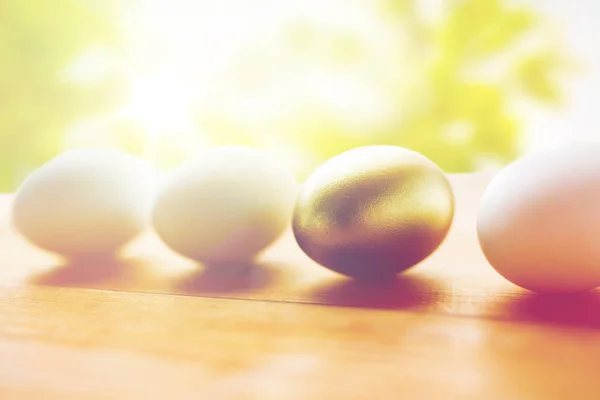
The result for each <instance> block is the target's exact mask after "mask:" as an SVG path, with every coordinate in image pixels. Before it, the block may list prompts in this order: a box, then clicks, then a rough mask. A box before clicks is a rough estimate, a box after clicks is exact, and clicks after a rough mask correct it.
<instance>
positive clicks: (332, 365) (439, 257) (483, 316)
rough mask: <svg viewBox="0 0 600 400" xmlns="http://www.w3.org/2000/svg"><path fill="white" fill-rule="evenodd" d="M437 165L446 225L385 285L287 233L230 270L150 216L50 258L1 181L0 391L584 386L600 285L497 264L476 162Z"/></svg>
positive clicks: (481, 390)
mask: <svg viewBox="0 0 600 400" xmlns="http://www.w3.org/2000/svg"><path fill="white" fill-rule="evenodd" d="M450 178H451V180H452V183H453V186H454V188H455V193H456V200H457V213H456V218H455V222H454V225H453V228H452V230H451V233H450V235H449V237H448V238H447V239H446V241H445V242H444V244H443V245H442V247H440V249H439V250H438V251H437V252H436V253H435V254H434V255H432V256H431V257H430V258H429V259H427V260H426V261H424V262H423V263H422V264H420V265H418V266H417V267H415V268H414V269H412V270H411V271H410V272H408V273H406V274H405V275H403V276H400V277H399V278H398V280H397V281H395V282H392V283H390V284H389V285H387V286H372V285H366V284H359V283H356V282H354V281H352V280H349V279H346V278H344V277H342V276H338V275H336V274H334V273H332V272H329V271H327V270H325V269H324V268H321V267H319V266H317V265H315V264H314V263H312V262H311V261H310V260H309V259H308V258H307V257H306V256H304V255H303V254H302V252H301V251H300V250H299V249H298V247H297V246H296V245H295V243H294V241H293V238H292V237H291V235H290V234H289V233H288V234H286V235H285V236H284V237H282V238H281V240H280V241H279V242H278V243H276V244H275V245H274V246H273V247H272V248H270V249H269V250H268V251H266V252H265V254H264V256H263V257H261V259H260V260H259V261H258V262H257V263H255V264H254V265H249V266H244V267H240V268H238V269H236V270H232V269H230V270H216V271H205V270H204V269H203V268H202V267H200V266H198V265H195V264H194V263H192V262H190V261H188V260H185V259H183V258H181V257H178V256H177V255H175V254H173V253H172V252H170V251H168V250H167V249H166V248H165V247H164V246H163V245H162V244H161V243H160V242H159V241H158V240H157V238H156V237H154V236H153V235H152V233H148V234H146V235H145V236H144V237H142V238H140V239H139V240H138V241H136V242H135V243H133V244H132V245H131V246H130V247H129V248H128V249H127V252H126V255H125V256H124V257H123V259H122V260H120V261H118V262H115V261H108V260H87V261H82V262H80V263H78V264H76V265H66V264H64V262H61V260H59V259H57V258H55V257H53V256H51V255H49V254H46V253H43V252H41V251H39V250H36V249H34V248H32V247H30V246H29V245H28V244H27V243H26V242H25V241H24V240H23V239H21V238H19V237H18V236H17V235H15V234H14V233H13V232H12V231H11V228H10V224H9V205H10V201H11V197H10V196H3V197H0V399H2V400H4V399H199V398H201V399H211V400H221V399H223V400H225V399H227V400H229V399H232V400H233V399H244V400H246V399H253V400H254V399H257V400H271V399H282V400H288V399H289V400H294V399H299V400H300V399H302V400H304V399H317V400H318V399H338V398H339V399H345V400H350V399H391V398H394V399H395V398H402V399H436V400H437V399H596V400H597V399H600V378H599V377H598V375H599V373H600V292H598V291H596V292H593V293H589V294H585V295H577V296H574V295H572V296H564V295H563V296H542V295H536V294H533V293H530V292H527V291H525V290H522V289H519V288H517V287H515V286H513V285H512V284H510V283H508V282H507V281H505V280H503V279H502V278H501V277H500V276H499V275H498V274H496V273H495V272H494V270H493V269H492V268H491V267H490V266H489V265H488V264H487V262H486V261H485V259H484V258H483V256H482V254H481V252H480V250H479V247H478V245H477V240H476V236H475V213H476V210H477V205H478V201H479V199H480V197H481V194H482V192H483V190H484V188H485V186H486V184H487V183H488V182H489V179H490V178H491V175H490V174H473V175H452V176H451V177H450Z"/></svg>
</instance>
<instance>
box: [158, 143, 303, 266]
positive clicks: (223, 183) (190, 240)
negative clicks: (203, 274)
mask: <svg viewBox="0 0 600 400" xmlns="http://www.w3.org/2000/svg"><path fill="white" fill-rule="evenodd" d="M297 192H298V184H297V182H296V180H295V179H294V177H293V176H292V174H291V173H290V172H289V171H287V170H286V169H285V168H283V167H282V166H281V165H279V164H278V163H277V162H276V161H275V160H273V159H271V158H270V157H268V156H267V154H266V153H263V152H262V151H260V150H257V149H253V148H248V147H238V146H231V147H229V146H227V147H219V148H215V149H212V150H209V151H208V152H206V153H204V154H201V155H199V156H198V157H197V158H195V159H193V160H191V161H189V162H187V163H185V164H184V165H182V166H180V167H179V168H177V169H176V170H175V171H173V173H172V174H171V176H170V177H169V179H168V180H167V181H166V182H165V184H164V185H163V187H162V189H161V190H160V193H159V195H158V198H157V202H156V204H155V207H154V212H153V224H154V228H155V230H156V232H157V233H158V235H159V236H160V237H161V238H162V240H163V241H164V242H165V243H166V244H167V245H168V246H169V247H171V248H172V249H173V250H175V251H176V252H178V253H180V254H182V255H184V256H187V257H189V258H192V259H195V260H199V261H202V262H206V263H209V264H210V263H212V264H224V263H238V262H247V261H250V260H251V259H253V258H254V257H255V256H256V255H257V254H258V253H259V252H260V251H262V250H263V249H264V248H265V247H266V246H268V245H269V244H270V243H272V242H273V241H274V240H275V239H276V238H277V237H278V236H280V234H281V233H282V232H283V231H284V230H285V229H286V228H287V227H288V225H289V224H290V223H291V215H292V212H293V208H294V204H295V201H296V196H297Z"/></svg>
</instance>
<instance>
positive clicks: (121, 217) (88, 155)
mask: <svg viewBox="0 0 600 400" xmlns="http://www.w3.org/2000/svg"><path fill="white" fill-rule="evenodd" d="M154 194H155V182H154V172H153V170H152V168H151V167H150V166H149V165H148V164H147V163H145V162H144V161H143V160H141V159H139V158H137V157H135V156H133V155H129V154H125V153H122V152H119V151H116V150H105V149H78V150H72V151H69V152H66V153H63V154H61V155H59V156H58V157H56V158H54V159H53V160H51V161H50V162H48V163H47V164H45V165H43V166H42V167H41V168H39V169H38V170H37V171H34V172H33V173H32V174H31V175H30V176H29V177H28V178H27V179H26V180H25V182H24V183H23V184H22V185H21V187H20V188H19V190H18V192H17V194H16V196H15V199H14V203H13V224H14V226H15V228H16V229H17V231H19V232H20V233H21V234H22V235H23V236H25V238H27V239H28V240H29V241H30V242H31V243H33V244H35V245H37V246H38V247H41V248H43V249H46V250H49V251H52V252H55V253H60V254H63V255H66V256H80V255H89V254H107V253H111V254H112V253H114V252H116V251H118V250H119V249H120V248H121V247H122V246H123V245H125V244H126V243H128V242H129V241H131V240H132V239H133V238H135V237H136V236H137V235H138V234H139V233H140V232H142V231H143V230H144V229H145V228H146V227H147V226H148V225H149V219H150V218H149V217H150V211H151V208H152V203H153V200H154Z"/></svg>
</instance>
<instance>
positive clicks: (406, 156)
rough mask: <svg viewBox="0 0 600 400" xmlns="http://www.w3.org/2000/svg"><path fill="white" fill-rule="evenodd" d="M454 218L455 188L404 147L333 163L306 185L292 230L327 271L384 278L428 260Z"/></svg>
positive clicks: (353, 153) (355, 153)
mask: <svg viewBox="0 0 600 400" xmlns="http://www.w3.org/2000/svg"><path fill="white" fill-rule="evenodd" d="M453 216H454V196H453V193H452V188H451V186H450V183H449V182H448V180H447V178H446V176H445V175H444V173H443V172H442V171H441V170H440V168H439V167H438V166H437V165H436V164H435V163H433V162H432V161H431V160H429V159H428V158H427V157H425V156H423V155H421V154H419V153H417V152H414V151H411V150H407V149H404V148H401V147H396V146H368V147H361V148H357V149H354V150H350V151H347V152H345V153H342V154H340V155H338V156H336V157H334V158H332V159H331V160H329V161H327V162H326V163H325V164H323V165H322V166H321V167H319V168H318V169H317V170H316V171H315V172H314V173H313V174H312V175H311V176H310V177H309V178H308V180H307V181H306V182H305V184H304V186H303V189H302V191H301V194H300V196H299V199H298V202H297V204H296V208H295V212H294V218H293V230H294V235H295V237H296V240H297V242H298V244H299V245H300V247H301V248H302V250H303V251H304V252H305V253H306V254H307V255H308V256H309V257H310V258H312V259H313V260H314V261H316V262H317V263H319V264H321V265H323V266H324V267H327V268H329V269H331V270H334V271H337V272H339V273H342V274H345V275H349V276H352V277H355V278H365V279H369V278H381V277H390V276H394V275H396V274H398V273H399V272H401V271H404V270H406V269H407V268H410V267H411V266H413V265H415V264H417V263H419V262H420V261H422V260H423V259H425V258H426V257H427V256H429V255H430V254H431V253H432V252H433V251H434V250H435V249H437V247H438V246H439V245H440V244H441V243H442V241H443V240H444V238H445V237H446V235H447V233H448V231H449V229H450V226H451V224H452V219H453Z"/></svg>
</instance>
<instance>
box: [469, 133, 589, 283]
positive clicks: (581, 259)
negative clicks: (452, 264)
mask: <svg viewBox="0 0 600 400" xmlns="http://www.w3.org/2000/svg"><path fill="white" fill-rule="evenodd" d="M477 233H478V237H479V243H480V245H481V249H482V251H483V253H484V255H485V257H486V258H487V260H488V261H489V263H490V264H491V265H492V266H493V267H494V269H496V271H498V273H500V274H501V275H502V276H504V277H505V278H506V279H508V280H509V281H511V282H513V283H514V284H516V285H519V286H521V287H523V288H526V289H530V290H533V291H536V292H556V293H558V292H563V293H566V292H579V291H585V290H589V289H592V288H595V287H597V286H599V285H600V144H596V143H569V144H564V145H562V146H561V147H557V148H553V149H550V150H545V151H542V152H539V153H535V154H531V155H529V156H526V157H524V158H522V159H520V160H518V161H516V162H514V163H513V164H511V165H509V166H508V167H506V168H505V169H503V170H502V171H501V172H500V173H499V174H498V175H497V176H496V177H495V178H494V179H493V181H492V182H491V183H490V185H489V187H488V188H487V190H486V191H485V194H484V196H483V198H482V201H481V204H480V209H479V213H478V220H477Z"/></svg>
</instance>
